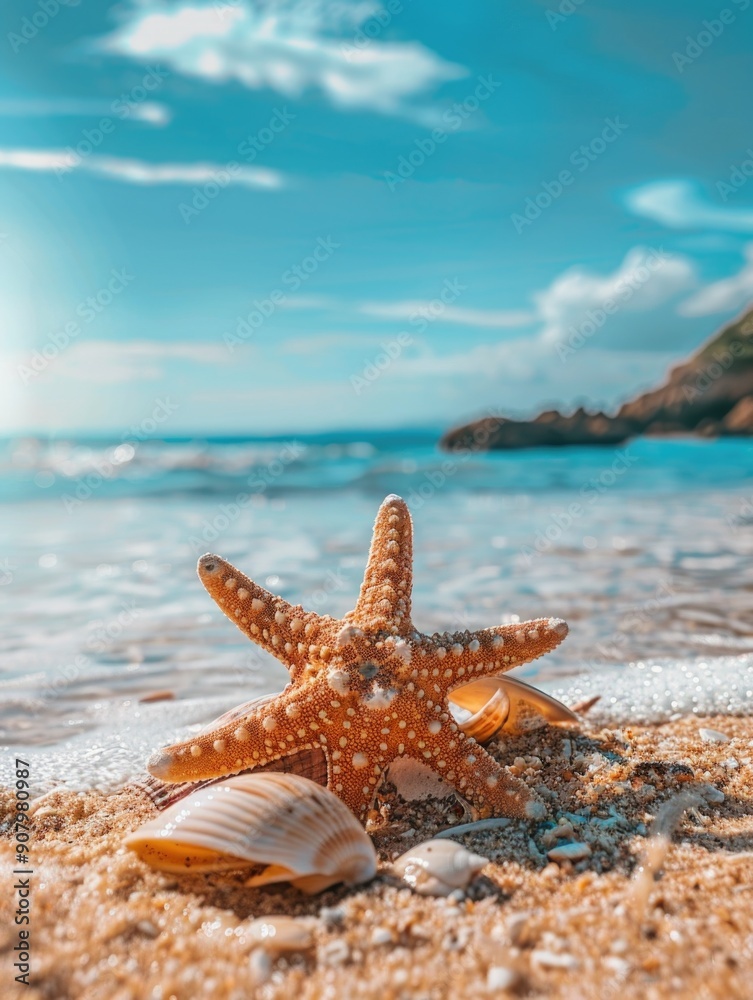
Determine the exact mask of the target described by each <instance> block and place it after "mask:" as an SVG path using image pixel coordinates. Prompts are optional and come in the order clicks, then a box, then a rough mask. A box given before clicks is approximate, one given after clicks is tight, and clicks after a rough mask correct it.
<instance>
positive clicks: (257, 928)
mask: <svg viewBox="0 0 753 1000" xmlns="http://www.w3.org/2000/svg"><path fill="white" fill-rule="evenodd" d="M245 933H246V936H247V937H248V938H249V939H250V940H251V941H252V942H253V943H254V944H255V945H256V946H257V947H261V948H264V950H265V951H268V952H271V953H272V954H280V953H282V952H283V951H305V950H306V949H307V948H310V947H311V946H312V945H313V943H314V937H313V935H312V933H311V931H310V930H309V928H308V927H307V926H306V925H305V924H304V923H303V922H302V921H301V920H296V918H295V917H285V916H277V915H272V916H269V917H258V918H257V919H256V920H252V921H251V923H250V924H249V925H248V926H247V927H246V928H245Z"/></svg>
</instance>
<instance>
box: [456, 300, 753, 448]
mask: <svg viewBox="0 0 753 1000" xmlns="http://www.w3.org/2000/svg"><path fill="white" fill-rule="evenodd" d="M639 434H653V435H658V434H698V435H702V436H703V437H723V436H746V435H753V307H751V308H750V309H748V310H747V311H746V312H744V313H743V314H742V315H741V316H738V318H737V319H735V320H734V321H733V322H732V323H729V324H728V325H727V326H725V327H723V328H722V330H721V331H720V332H719V333H717V334H716V335H715V336H713V337H712V338H711V340H709V341H707V343H706V344H704V346H703V347H702V348H701V349H700V350H699V351H697V352H696V353H695V354H694V355H693V356H692V357H691V358H690V359H689V360H688V361H685V362H684V363H683V364H681V365H678V366H677V367H676V368H673V369H672V370H671V371H670V373H669V375H668V377H667V379H666V381H665V382H664V384H663V385H661V386H659V388H657V389H652V390H650V391H649V392H644V393H643V394H642V395H641V396H638V397H637V398H636V399H633V400H631V401H630V402H628V403H625V404H624V405H623V406H621V407H620V409H619V410H618V412H617V413H616V414H615V415H614V416H611V415H609V414H606V413H601V412H597V413H591V412H588V411H587V410H584V409H583V408H581V409H579V410H576V411H575V413H572V414H570V415H567V416H566V415H565V414H562V413H560V412H559V411H558V410H546V411H545V412H543V413H540V414H539V415H538V416H537V417H535V418H534V419H533V420H508V419H507V418H506V417H485V418H483V419H481V420H476V421H474V422H473V423H470V424H465V425H464V426H461V427H456V428H455V429H453V430H451V431H448V432H447V433H446V434H445V435H444V436H443V438H442V440H441V445H442V447H443V448H445V449H447V450H450V451H457V450H459V449H465V448H470V449H473V450H478V451H485V450H488V449H492V450H497V449H504V448H537V447H556V446H559V445H583V444H602V445H614V444H620V443H621V442H622V441H626V440H627V439H628V438H631V437H635V436H637V435H639Z"/></svg>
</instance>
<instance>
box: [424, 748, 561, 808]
mask: <svg viewBox="0 0 753 1000" xmlns="http://www.w3.org/2000/svg"><path fill="white" fill-rule="evenodd" d="M449 736H451V738H449ZM449 736H448V733H447V731H445V730H443V732H442V734H441V735H438V736H436V737H431V736H427V737H426V738H425V740H424V742H425V743H426V745H427V750H428V751H429V752H430V753H431V757H430V758H428V759H427V761H426V763H428V764H429V765H430V766H431V767H432V769H433V770H435V771H436V772H437V774H439V775H441V776H442V777H443V778H444V779H445V781H447V782H448V783H449V784H451V785H453V787H454V788H456V789H457V791H458V792H459V793H460V794H461V795H462V796H463V798H465V799H468V801H469V802H471V803H472V805H474V806H475V807H476V809H477V810H478V811H479V813H480V815H481V816H512V817H515V818H517V819H542V818H543V817H544V816H545V815H546V809H545V807H544V805H543V803H542V802H541V801H540V799H539V798H538V796H537V795H536V794H535V793H534V792H532V791H531V789H530V788H529V787H528V785H526V783H525V782H524V781H521V780H520V779H519V778H516V777H515V776H514V775H512V774H510V773H509V772H508V771H506V770H505V768H503V767H502V766H501V765H500V764H498V763H497V761H496V760H495V759H494V758H493V757H492V756H491V755H490V754H488V753H487V752H486V750H484V748H483V747H482V746H480V745H479V744H478V743H476V741H475V740H474V739H472V738H469V737H466V736H465V735H464V734H463V733H461V732H459V731H458V732H450V733H449Z"/></svg>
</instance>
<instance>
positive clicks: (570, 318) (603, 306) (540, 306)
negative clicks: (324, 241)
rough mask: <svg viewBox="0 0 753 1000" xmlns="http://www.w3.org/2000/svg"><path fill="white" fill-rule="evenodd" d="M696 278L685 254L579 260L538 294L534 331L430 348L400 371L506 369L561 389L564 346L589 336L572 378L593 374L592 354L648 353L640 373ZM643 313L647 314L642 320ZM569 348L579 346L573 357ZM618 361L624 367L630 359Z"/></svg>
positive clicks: (641, 250)
mask: <svg viewBox="0 0 753 1000" xmlns="http://www.w3.org/2000/svg"><path fill="white" fill-rule="evenodd" d="M695 284H696V275H695V268H694V266H693V264H692V263H691V262H690V261H689V260H688V259H687V258H686V257H683V256H680V255H677V254H668V253H665V252H663V251H661V250H648V249H646V248H645V247H633V248H632V249H631V250H629V251H628V253H627V254H626V255H625V258H624V260H623V261H622V263H621V264H620V265H619V266H618V267H617V268H615V270H614V271H612V272H611V273H609V274H603V275H602V274H597V273H595V272H593V271H589V270H586V269H585V268H582V267H574V268H571V269H569V270H567V271H565V272H564V273H563V274H561V275H559V276H558V277H557V278H555V279H554V280H553V281H552V282H551V284H550V285H549V286H548V287H547V288H545V289H544V290H542V291H540V292H537V293H535V294H534V295H533V296H532V298H533V301H534V303H535V310H534V312H533V314H532V316H531V317H530V318H529V322H530V321H533V322H537V323H538V329H537V330H536V331H535V333H534V334H533V335H532V336H527V337H521V336H517V337H515V338H514V339H512V340H505V341H502V342H500V343H497V344H480V345H478V346H476V347H473V348H471V349H470V350H468V349H464V350H460V351H457V352H451V353H449V354H437V353H435V352H434V351H432V350H428V351H427V354H425V355H422V356H421V357H409V358H405V359H401V361H400V364H399V365H396V366H395V372H396V374H399V375H400V376H403V377H418V376H419V375H420V373H422V372H423V373H424V374H425V375H436V376H446V377H462V376H476V377H479V378H483V379H496V378H499V377H502V376H504V378H505V379H506V380H509V379H513V380H514V381H515V382H516V384H517V383H518V382H521V383H526V382H528V383H537V384H538V383H540V384H550V385H551V387H552V392H553V393H554V394H556V392H555V389H556V387H557V386H558V385H560V382H561V372H562V357H561V356H560V352H558V351H557V345H559V344H568V345H569V344H570V342H573V343H577V345H578V349H579V348H580V347H581V346H583V345H584V344H585V343H588V345H589V349H588V350H587V351H585V352H584V353H583V355H581V356H580V357H579V360H578V363H577V365H576V364H573V365H572V368H571V369H569V370H568V384H570V381H571V380H572V378H573V377H574V374H573V373H574V372H575V369H576V368H577V369H578V371H579V372H583V371H586V370H588V371H589V372H591V374H592V375H593V374H594V369H593V366H592V362H591V359H590V356H591V355H593V356H594V357H595V356H597V355H598V356H599V357H600V358H602V359H603V358H605V357H607V358H612V360H611V361H610V362H609V363H610V365H612V366H613V367H614V366H615V364H616V362H615V360H614V359H616V358H617V357H623V356H628V355H631V354H635V355H636V356H638V355H640V358H641V359H643V360H641V361H640V362H636V364H637V367H635V366H633V367H634V368H635V371H636V373H638V372H640V371H644V370H646V369H647V368H651V366H652V362H651V361H650V355H651V353H652V351H653V350H654V348H655V344H656V343H657V342H659V341H658V338H657V336H656V330H657V329H661V328H662V326H663V325H664V324H665V323H666V321H667V320H668V319H669V314H670V307H671V304H672V303H673V301H674V300H675V299H676V298H677V296H678V295H679V294H680V293H682V292H683V291H687V290H688V289H689V288H691V287H693V286H694V285H695ZM610 303H613V304H614V308H612V306H611V305H609V310H610V311H607V306H608V304H610ZM636 313H646V314H648V315H647V318H645V319H641V321H640V322H638V321H637V320H636V316H635V314H636ZM665 314H666V315H665ZM521 315H526V314H521ZM570 353H574V351H572V352H568V356H569V354H570ZM647 359H648V360H647ZM617 367H618V368H620V369H621V368H622V367H623V362H620V364H619V365H618V366H617ZM597 369H598V366H597ZM601 382H602V379H600V378H599V377H598V375H596V376H595V380H594V382H593V384H592V386H591V389H592V390H593V386H594V385H596V386H598V387H599V389H600V388H601ZM560 389H561V386H560Z"/></svg>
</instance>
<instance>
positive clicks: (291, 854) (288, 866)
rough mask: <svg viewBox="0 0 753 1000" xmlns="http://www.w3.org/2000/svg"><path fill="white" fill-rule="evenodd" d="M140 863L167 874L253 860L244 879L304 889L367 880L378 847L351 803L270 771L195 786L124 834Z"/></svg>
mask: <svg viewBox="0 0 753 1000" xmlns="http://www.w3.org/2000/svg"><path fill="white" fill-rule="evenodd" d="M125 843H126V846H127V847H130V848H131V850H133V851H135V852H136V853H137V854H138V856H139V857H140V858H141V860H142V861H146V862H147V863H148V864H150V865H152V866H153V867H154V868H159V869H161V870H162V871H170V872H186V871H194V872H208V871H225V870H229V869H233V868H242V867H248V866H250V865H255V866H257V869H258V870H257V871H256V872H254V874H253V875H252V877H251V878H249V879H248V881H247V882H246V885H251V886H257V885H267V884H268V883H271V882H285V881H289V882H291V883H292V884H293V885H295V886H297V887H298V888H300V889H302V890H303V891H304V892H321V890H322V889H326V888H327V887H328V886H330V885H334V884H335V883H337V882H348V883H351V884H354V883H360V882H367V881H368V880H369V879H371V878H373V877H374V875H375V874H376V852H375V851H374V845H373V844H372V843H371V840H370V839H369V837H368V835H367V834H366V832H365V831H364V830H363V828H362V827H361V824H360V823H359V822H358V820H357V819H356V818H355V816H354V815H353V814H352V813H351V811H350V810H349V809H348V807H347V806H346V805H345V804H344V803H343V802H341V801H340V799H338V798H337V796H336V795H333V794H332V793H331V792H329V791H327V789H326V788H322V787H320V786H319V785H317V784H316V783H315V782H313V781H309V780H308V779H307V778H302V777H300V776H298V775H295V774H280V773H277V772H274V771H264V772H260V773H253V774H244V775H238V776H236V777H234V778H228V779H227V780H225V781H223V782H220V783H218V784H213V785H207V786H206V787H204V788H201V789H199V790H198V791H196V792H193V793H192V794H191V795H189V796H187V797H186V798H185V799H183V800H182V801H180V802H177V803H176V804H175V805H173V806H171V807H170V808H169V809H167V810H166V811H165V812H164V813H162V814H161V815H159V816H157V817H156V818H155V819H153V820H151V821H150V822H149V823H146V824H145V825H144V826H142V827H141V829H139V830H136V831H135V832H134V833H132V834H130V836H128V837H127V838H126V841H125Z"/></svg>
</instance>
